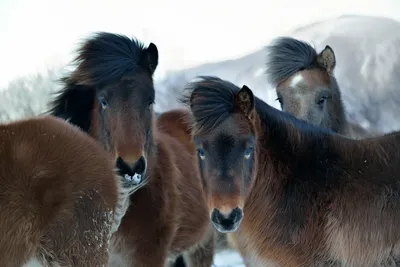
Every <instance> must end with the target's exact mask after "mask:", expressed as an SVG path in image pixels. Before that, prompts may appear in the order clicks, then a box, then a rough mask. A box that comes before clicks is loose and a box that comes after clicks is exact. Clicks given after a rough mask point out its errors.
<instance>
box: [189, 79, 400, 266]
mask: <svg viewBox="0 0 400 267" xmlns="http://www.w3.org/2000/svg"><path fill="white" fill-rule="evenodd" d="M188 90H189V91H190V92H191V93H190V96H189V97H188V98H187V99H185V102H186V103H187V104H188V105H189V106H190V109H191V111H192V113H193V133H194V140H195V143H196V146H197V150H198V161H199V165H200V170H201V176H202V179H203V182H204V183H205V184H206V186H207V192H208V203H209V212H210V219H211V221H212V223H213V224H214V226H215V228H216V229H217V230H219V231H221V232H232V231H237V235H238V240H239V242H238V243H239V245H240V246H241V250H242V252H244V254H245V258H246V259H247V261H248V263H249V264H251V265H252V266H329V265H328V264H336V265H342V266H352V267H361V266H399V265H398V264H400V262H399V261H398V259H399V257H400V226H399V223H398V222H399V220H400V152H399V151H400V133H398V132H396V133H391V134H387V135H384V136H381V137H376V138H366V139H362V140H354V139H348V138H346V137H344V136H342V135H339V134H336V133H335V132H333V131H331V130H328V129H324V128H320V127H316V126H313V125H311V124H308V123H306V122H304V121H302V120H298V119H296V118H295V117H294V116H292V115H291V114H288V113H284V112H281V111H279V110H277V109H275V108H273V107H271V106H269V105H267V104H266V103H264V102H263V101H262V100H260V99H258V98H256V97H254V95H253V93H252V91H251V90H250V89H249V88H248V87H247V86H243V87H242V88H239V87H237V86H235V85H234V84H232V83H230V82H228V81H224V80H221V79H219V78H213V77H204V78H203V79H202V80H201V81H197V82H193V83H190V84H189V86H188ZM396 261H397V262H396ZM333 262H334V263H333ZM267 264H271V265H267Z"/></svg>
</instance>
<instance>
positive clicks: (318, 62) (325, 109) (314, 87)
mask: <svg viewBox="0 0 400 267" xmlns="http://www.w3.org/2000/svg"><path fill="white" fill-rule="evenodd" d="M266 67H267V78H268V81H269V82H270V83H271V84H272V85H273V86H274V87H275V88H276V93H277V95H278V98H277V100H279V102H280V104H281V108H282V110H283V111H286V112H289V113H291V114H293V115H294V116H296V117H297V118H298V119H302V120H304V121H307V122H308V123H311V124H314V125H317V126H320V127H325V128H328V129H331V130H333V131H335V132H337V133H340V134H342V135H345V136H348V137H351V138H356V139H359V138H364V137H371V136H374V135H378V133H375V132H372V131H371V132H369V131H367V130H366V129H364V128H362V127H361V126H360V125H357V124H354V123H350V122H348V121H347V119H346V114H345V107H344V104H343V102H342V97H341V92H340V88H339V85H338V83H337V81H336V78H335V76H334V70H335V67H336V58H335V53H334V51H333V49H332V48H331V47H330V46H326V47H325V48H324V49H323V50H322V51H321V52H320V53H317V52H316V50H315V49H314V48H313V47H312V46H311V45H310V44H308V43H306V42H303V41H300V40H297V39H294V38H290V37H280V38H277V39H275V40H273V41H272V43H271V45H269V46H267V62H266Z"/></svg>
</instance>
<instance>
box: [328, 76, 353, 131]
mask: <svg viewBox="0 0 400 267" xmlns="http://www.w3.org/2000/svg"><path fill="white" fill-rule="evenodd" d="M330 88H331V90H332V91H333V93H334V97H333V102H334V103H332V108H331V110H329V115H330V124H331V125H330V128H331V129H332V130H333V131H335V132H337V133H340V134H343V135H347V134H348V131H349V124H348V122H347V120H346V112H345V108H344V104H343V101H342V94H341V91H340V88H339V85H338V83H337V81H336V78H335V77H331V83H330Z"/></svg>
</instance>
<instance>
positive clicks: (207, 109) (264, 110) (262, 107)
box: [180, 76, 336, 135]
mask: <svg viewBox="0 0 400 267" xmlns="http://www.w3.org/2000/svg"><path fill="white" fill-rule="evenodd" d="M198 78H199V79H200V80H198V81H194V82H191V83H188V84H187V85H186V87H185V89H184V91H185V92H187V93H185V94H184V96H183V97H182V98H181V99H180V101H181V102H182V103H183V104H184V105H186V106H187V107H189V108H190V109H191V110H192V114H193V117H194V129H193V130H194V133H195V134H207V133H209V132H211V131H212V129H213V128H215V127H216V126H217V125H218V124H220V123H221V122H223V121H224V120H225V119H226V118H227V117H229V115H230V114H232V113H233V112H234V111H235V106H234V102H235V101H234V98H235V95H236V94H237V93H238V92H239V91H240V88H239V87H238V86H236V85H235V84H233V83H231V82H229V81H226V80H222V79H220V78H218V77H213V76H198ZM197 96H198V97H197ZM255 108H256V110H257V113H258V115H259V116H260V117H264V116H266V115H267V114H269V115H267V117H268V119H269V120H270V121H271V118H272V117H273V118H276V120H279V121H285V122H286V123H285V124H288V125H293V126H295V127H297V128H298V129H302V130H304V131H308V132H309V133H313V134H318V133H321V134H322V133H324V134H326V133H329V134H333V135H335V134H336V133H335V132H334V131H332V130H330V129H326V128H320V127H316V126H314V125H311V124H309V123H306V122H304V121H301V120H299V119H297V118H296V117H294V116H293V115H292V114H290V113H286V112H282V111H279V110H277V109H275V108H273V107H271V106H270V105H268V104H267V103H265V102H264V101H263V100H261V99H259V98H258V97H255ZM272 114H273V115H272ZM268 119H265V121H268ZM271 123H273V122H272V121H271ZM285 124H284V125H285ZM279 125H282V124H277V127H279Z"/></svg>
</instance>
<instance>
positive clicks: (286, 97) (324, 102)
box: [276, 69, 340, 127]
mask: <svg viewBox="0 0 400 267" xmlns="http://www.w3.org/2000/svg"><path fill="white" fill-rule="evenodd" d="M330 88H331V84H330V77H329V75H328V74H326V73H324V71H322V70H319V69H311V70H304V71H300V72H297V73H296V74H295V75H293V76H292V77H290V78H289V79H288V80H287V81H285V82H284V83H282V84H279V85H278V86H277V88H276V93H277V95H278V98H277V100H278V101H279V102H280V105H281V109H282V111H285V112H288V113H291V114H293V115H294V116H295V117H296V118H299V119H302V120H304V121H307V122H309V123H311V124H314V125H316V126H320V127H330V124H331V121H332V118H331V117H332V116H335V114H334V112H333V111H334V110H335V109H334V107H333V105H335V99H333V98H334V97H336V96H335V91H333V90H332V89H330ZM337 97H340V96H337Z"/></svg>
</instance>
